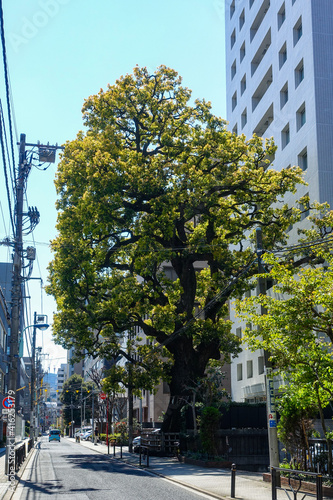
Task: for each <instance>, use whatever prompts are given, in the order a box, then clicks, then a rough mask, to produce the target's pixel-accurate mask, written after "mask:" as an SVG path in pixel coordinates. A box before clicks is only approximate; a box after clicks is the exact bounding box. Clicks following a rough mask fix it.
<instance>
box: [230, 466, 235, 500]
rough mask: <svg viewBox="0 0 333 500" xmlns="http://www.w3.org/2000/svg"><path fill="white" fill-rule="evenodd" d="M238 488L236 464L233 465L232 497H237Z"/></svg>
mask: <svg viewBox="0 0 333 500" xmlns="http://www.w3.org/2000/svg"><path fill="white" fill-rule="evenodd" d="M235 490H236V464H232V465H231V495H230V496H231V498H235Z"/></svg>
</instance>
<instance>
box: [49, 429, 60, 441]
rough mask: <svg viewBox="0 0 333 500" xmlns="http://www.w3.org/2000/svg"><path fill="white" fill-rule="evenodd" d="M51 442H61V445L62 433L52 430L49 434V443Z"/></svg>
mask: <svg viewBox="0 0 333 500" xmlns="http://www.w3.org/2000/svg"><path fill="white" fill-rule="evenodd" d="M50 441H59V443H60V431H59V429H51V430H50V432H49V442H50Z"/></svg>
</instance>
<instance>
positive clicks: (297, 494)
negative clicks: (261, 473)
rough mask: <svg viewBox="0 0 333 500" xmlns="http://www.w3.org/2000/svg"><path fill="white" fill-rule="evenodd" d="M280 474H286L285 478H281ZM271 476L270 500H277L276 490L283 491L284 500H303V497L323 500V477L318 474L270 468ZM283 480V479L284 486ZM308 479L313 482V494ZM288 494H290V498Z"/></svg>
mask: <svg viewBox="0 0 333 500" xmlns="http://www.w3.org/2000/svg"><path fill="white" fill-rule="evenodd" d="M281 472H283V473H284V474H286V478H282V477H281ZM271 476H272V500H277V492H278V490H282V491H284V492H285V494H286V498H289V499H291V498H293V500H298V499H300V500H303V499H304V498H305V497H312V498H316V499H317V500H323V476H322V474H320V473H316V472H307V471H299V470H294V469H280V468H278V467H271ZM283 479H285V482H284V484H283ZM309 479H312V480H315V483H314V484H313V488H311V489H312V490H313V492H312V491H310V487H311V486H312V485H311V483H310V485H309V483H308V481H309ZM305 483H307V484H305ZM289 493H291V495H292V497H291V496H290V495H289Z"/></svg>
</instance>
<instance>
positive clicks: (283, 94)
mask: <svg viewBox="0 0 333 500" xmlns="http://www.w3.org/2000/svg"><path fill="white" fill-rule="evenodd" d="M303 80H304V61H303V59H301V60H300V62H299V63H298V64H297V66H296V68H295V70H294V85H295V89H297V87H298V86H299V84H300V83H301V82H302V81H303ZM272 82H273V70H272V66H270V67H269V68H268V70H267V71H266V73H265V75H264V77H263V78H262V80H261V82H260V84H259V85H258V87H257V88H256V90H255V91H254V93H253V95H252V111H254V110H255V108H256V107H257V106H258V104H259V102H260V101H261V99H262V98H263V97H264V95H265V93H266V92H267V90H268V88H269V87H270V86H271V84H272ZM245 90H246V73H245V74H244V75H243V78H242V79H241V81H240V94H241V95H243V94H244V92H245ZM288 100H289V85H288V82H286V83H285V84H284V85H283V87H282V89H281V90H280V109H282V108H283V107H284V106H285V104H287V102H288ZM236 106H237V90H235V92H234V94H233V95H232V98H231V109H232V111H234V109H235V107H236Z"/></svg>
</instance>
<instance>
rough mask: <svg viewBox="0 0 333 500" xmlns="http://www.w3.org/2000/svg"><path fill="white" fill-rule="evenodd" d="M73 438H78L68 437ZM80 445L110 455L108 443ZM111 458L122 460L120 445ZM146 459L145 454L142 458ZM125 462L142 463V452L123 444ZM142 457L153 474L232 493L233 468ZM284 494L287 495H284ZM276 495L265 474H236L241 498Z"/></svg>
mask: <svg viewBox="0 0 333 500" xmlns="http://www.w3.org/2000/svg"><path fill="white" fill-rule="evenodd" d="M67 439H70V440H71V441H75V439H72V438H67ZM77 445H78V446H85V447H86V448H89V449H91V450H93V451H95V452H97V453H102V454H107V451H108V450H107V446H106V445H105V444H98V445H97V446H95V445H94V444H93V443H92V442H90V441H81V442H80V443H77ZM109 456H110V459H117V460H120V447H116V456H115V458H114V456H113V447H111V446H110V455H109ZM142 458H143V457H142ZM122 461H124V462H126V463H128V464H130V465H133V466H136V467H138V466H139V454H138V453H129V452H128V448H127V447H123V450H122ZM145 464H146V462H145V461H144V460H143V459H142V467H143V468H144V469H145V470H147V471H149V472H150V473H152V474H156V475H159V476H163V477H165V478H167V479H169V480H171V481H173V482H176V483H180V484H182V485H184V486H187V487H189V488H192V489H194V490H197V491H200V492H202V493H206V494H208V495H210V496H212V497H214V498H217V499H220V500H225V499H229V498H230V495H231V471H230V470H229V469H213V468H205V467H198V466H195V465H188V464H183V463H180V462H179V461H178V460H177V458H173V457H154V456H151V457H149V468H147V467H146V465H145ZM278 493H279V495H278V498H281V499H286V498H287V497H286V495H285V493H284V492H278ZM282 493H283V494H284V496H282ZM271 497H272V494H271V486H270V484H268V483H264V482H263V480H262V473H259V472H258V473H256V472H244V471H238V472H237V473H236V488H235V498H237V499H238V500H240V499H242V500H267V499H270V498H271Z"/></svg>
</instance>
